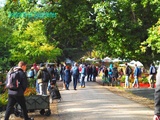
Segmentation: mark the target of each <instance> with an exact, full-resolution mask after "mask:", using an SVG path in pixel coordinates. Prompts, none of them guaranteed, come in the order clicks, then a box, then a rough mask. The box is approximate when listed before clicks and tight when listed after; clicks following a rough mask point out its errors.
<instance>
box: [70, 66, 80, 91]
mask: <svg viewBox="0 0 160 120" xmlns="http://www.w3.org/2000/svg"><path fill="white" fill-rule="evenodd" d="M71 73H72V76H73V87H74V90H77V89H76V88H77V82H78V80H79V68H78V64H77V63H75V64H74V66H73V68H72V69H71Z"/></svg>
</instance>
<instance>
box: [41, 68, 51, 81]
mask: <svg viewBox="0 0 160 120" xmlns="http://www.w3.org/2000/svg"><path fill="white" fill-rule="evenodd" d="M49 79H50V74H49V72H47V71H45V70H42V82H48V81H49Z"/></svg>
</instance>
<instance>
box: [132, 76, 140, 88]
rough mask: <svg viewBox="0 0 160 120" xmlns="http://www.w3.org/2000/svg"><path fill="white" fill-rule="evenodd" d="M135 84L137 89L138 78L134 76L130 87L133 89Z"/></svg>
mask: <svg viewBox="0 0 160 120" xmlns="http://www.w3.org/2000/svg"><path fill="white" fill-rule="evenodd" d="M135 84H136V85H137V87H139V85H138V76H134V82H133V84H132V87H134V85H135Z"/></svg>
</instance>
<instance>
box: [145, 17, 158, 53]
mask: <svg viewBox="0 0 160 120" xmlns="http://www.w3.org/2000/svg"><path fill="white" fill-rule="evenodd" d="M148 34H149V37H148V39H147V40H146V41H144V42H143V43H142V45H143V46H142V50H143V51H144V52H146V49H147V47H151V49H152V50H153V51H156V52H157V53H160V19H159V21H158V22H157V23H156V24H155V25H153V26H152V27H151V28H150V29H148Z"/></svg>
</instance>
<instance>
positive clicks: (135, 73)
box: [132, 64, 139, 88]
mask: <svg viewBox="0 0 160 120" xmlns="http://www.w3.org/2000/svg"><path fill="white" fill-rule="evenodd" d="M138 76H139V68H138V66H137V64H135V69H134V82H133V84H132V87H135V84H136V87H137V88H139V82H138Z"/></svg>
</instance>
